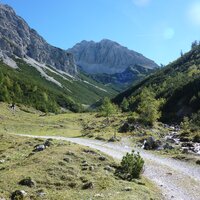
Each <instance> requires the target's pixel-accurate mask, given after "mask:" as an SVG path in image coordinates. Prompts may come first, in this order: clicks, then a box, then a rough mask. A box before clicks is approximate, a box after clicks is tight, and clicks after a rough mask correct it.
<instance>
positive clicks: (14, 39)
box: [0, 4, 77, 75]
mask: <svg viewBox="0 0 200 200" xmlns="http://www.w3.org/2000/svg"><path fill="white" fill-rule="evenodd" d="M0 55H1V58H2V59H3V60H4V59H5V60H8V58H9V59H10V58H12V57H15V56H17V57H19V58H24V57H25V58H26V57H30V58H32V59H34V60H36V61H37V62H40V63H42V64H46V65H50V66H52V67H54V68H56V69H58V70H62V71H64V72H67V73H69V74H71V75H75V74H76V73H77V69H76V65H75V62H74V58H73V55H72V54H71V53H69V52H67V51H65V50H62V49H59V48H56V47H54V46H51V45H50V44H48V43H47V42H46V41H45V40H44V39H43V38H42V37H41V36H40V35H39V34H38V33H37V32H36V31H35V30H34V29H31V28H30V27H29V26H28V24H27V23H26V22H25V21H24V20H23V19H22V18H21V17H19V16H17V15H16V13H15V11H14V10H13V9H12V8H11V7H10V6H8V5H4V4H0Z"/></svg>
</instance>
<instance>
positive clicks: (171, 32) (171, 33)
mask: <svg viewBox="0 0 200 200" xmlns="http://www.w3.org/2000/svg"><path fill="white" fill-rule="evenodd" d="M174 35H175V31H174V29H173V28H171V27H168V28H166V29H165V30H164V32H163V37H164V39H166V40H170V39H172V38H173V37H174Z"/></svg>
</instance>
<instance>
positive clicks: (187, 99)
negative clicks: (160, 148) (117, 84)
mask: <svg viewBox="0 0 200 200" xmlns="http://www.w3.org/2000/svg"><path fill="white" fill-rule="evenodd" d="M144 88H148V89H149V90H151V91H153V92H154V93H155V98H156V99H158V98H164V99H165V102H164V105H163V107H162V110H161V111H162V117H161V119H162V121H165V122H180V121H181V120H182V119H183V117H185V116H189V117H190V116H191V115H192V114H193V113H197V111H198V110H199V109H200V45H199V44H198V42H194V43H193V44H192V49H191V51H189V52H188V53H185V54H184V55H183V54H182V55H181V57H180V58H179V59H177V60H176V61H174V62H172V63H170V64H169V65H168V66H166V67H163V68H161V69H160V70H158V71H157V72H155V73H154V74H152V75H150V76H149V77H147V78H146V79H144V80H143V81H141V82H140V83H138V84H135V85H134V86H133V87H131V88H129V89H128V90H126V91H125V92H123V93H121V94H119V95H117V96H116V97H115V98H114V100H113V101H114V102H115V103H117V104H121V103H122V102H123V100H124V99H127V101H128V108H127V110H135V109H136V108H137V106H138V103H139V101H138V97H139V95H140V93H141V92H142V91H143V90H144Z"/></svg>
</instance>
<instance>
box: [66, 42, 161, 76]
mask: <svg viewBox="0 0 200 200" xmlns="http://www.w3.org/2000/svg"><path fill="white" fill-rule="evenodd" d="M68 51H69V52H71V53H73V54H74V57H75V60H76V62H77V65H79V66H80V67H81V68H82V69H83V70H84V71H85V72H87V73H91V74H95V73H107V74H114V73H120V72H123V71H125V70H126V69H127V68H128V67H131V66H134V65H140V66H142V67H144V68H148V69H154V68H155V67H158V65H157V64H156V63H155V62H154V61H152V60H150V59H148V58H146V57H144V56H143V55H142V54H140V53H137V52H135V51H132V50H129V49H128V48H126V47H123V46H121V45H120V44H118V43H116V42H113V41H111V40H108V39H104V40H102V41H100V42H97V43H96V42H94V41H82V42H80V43H78V44H76V45H75V46H74V47H73V48H71V49H68Z"/></svg>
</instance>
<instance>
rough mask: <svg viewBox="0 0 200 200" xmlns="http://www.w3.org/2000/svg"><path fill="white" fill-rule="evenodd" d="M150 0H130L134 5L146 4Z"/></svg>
mask: <svg viewBox="0 0 200 200" xmlns="http://www.w3.org/2000/svg"><path fill="white" fill-rule="evenodd" d="M150 1H151V0H132V2H133V3H134V4H135V5H136V6H147V5H148V4H149V3H150Z"/></svg>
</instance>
